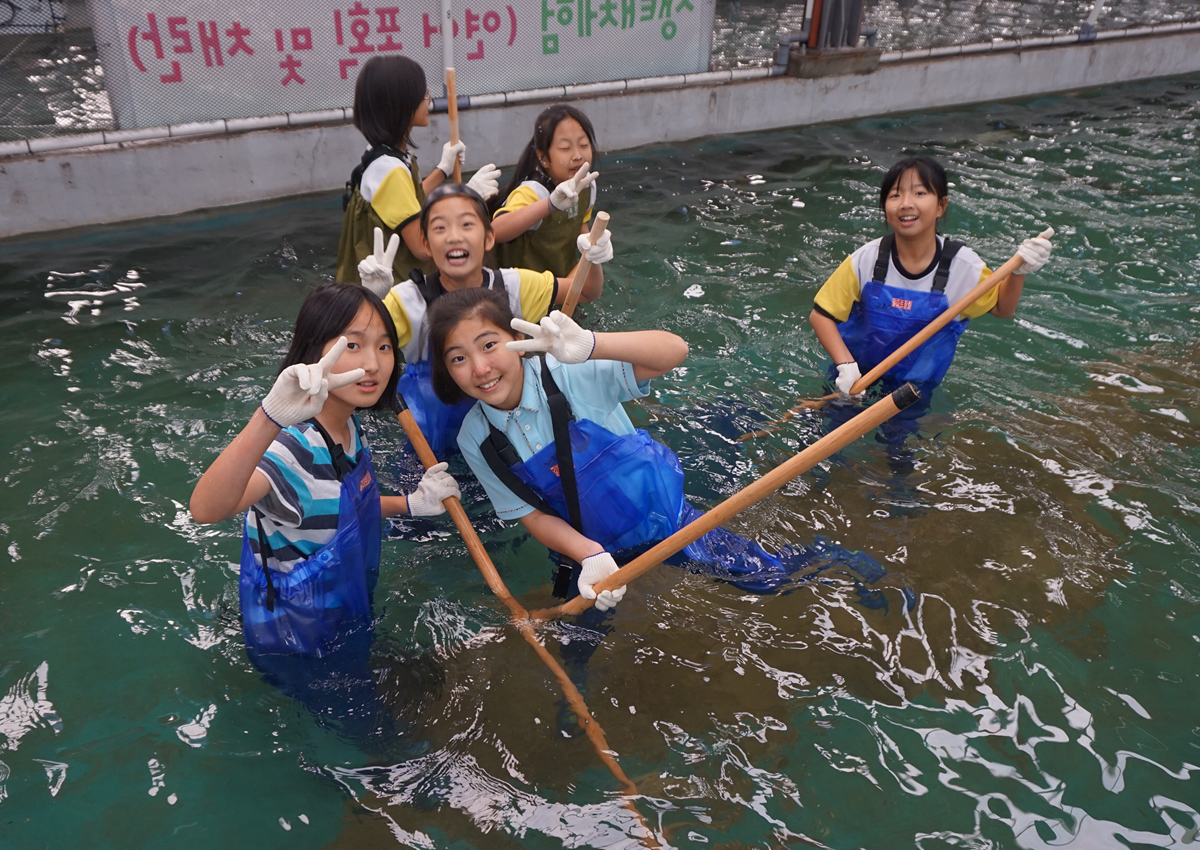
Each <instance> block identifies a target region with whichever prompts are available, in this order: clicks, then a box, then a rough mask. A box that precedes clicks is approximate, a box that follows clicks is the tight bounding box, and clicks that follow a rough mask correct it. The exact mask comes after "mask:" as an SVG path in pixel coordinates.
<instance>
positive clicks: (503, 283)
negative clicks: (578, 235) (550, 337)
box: [362, 183, 613, 457]
mask: <svg viewBox="0 0 1200 850" xmlns="http://www.w3.org/2000/svg"><path fill="white" fill-rule="evenodd" d="M419 223H420V231H421V245H422V249H423V250H424V252H425V253H426V255H427V256H429V257H430V258H431V259H432V261H433V264H434V266H435V267H436V269H437V271H436V272H434V273H433V274H429V275H426V274H423V273H421V272H420V271H414V272H413V274H412V276H411V278H409V279H407V280H403V281H402V282H401V283H399V284H397V285H395V286H393V285H392V281H393V277H392V267H393V263H392V262H391V261H390V258H389V257H388V251H392V250H394V249H395V242H396V241H397V240H396V237H394V236H393V237H392V242H393V244H392V245H389V246H388V248H387V250H383V236H382V233H380V232H379V231H376V253H375V254H374V255H373V256H372V257H370V258H368V260H367V261H365V262H364V263H363V265H362V269H363V285H364V286H366V287H368V288H370V289H372V290H373V291H374V292H376V293H377V294H379V295H380V296H381V297H382V298H383V301H384V304H385V305H386V306H387V309H388V311H389V312H390V314H391V316H392V318H393V319H394V320H395V323H396V329H397V331H398V333H399V340H400V348H401V352H402V353H403V355H404V362H405V367H404V375H403V376H402V377H401V378H400V385H399V389H400V392H401V393H402V394H403V396H404V400H405V402H406V403H407V404H408V407H409V409H411V410H412V412H413V416H414V417H415V419H416V421H417V424H418V425H420V427H421V432H422V433H423V434H424V435H425V438H426V439H427V440H428V441H429V445H430V447H431V448H432V449H433V452H434V454H435V455H437V456H439V457H441V456H442V455H443V454H444V453H445V452H446V451H447V450H453V448H454V447H455V445H456V443H455V440H456V438H457V435H458V428H459V425H460V424H461V422H462V418H463V416H465V415H466V412H467V410H468V409H469V408H470V403H467V404H457V405H447V404H444V403H443V402H442V401H440V400H439V399H438V397H437V395H436V394H435V393H434V392H433V386H432V383H431V381H430V374H431V370H430V359H429V329H428V328H429V326H428V321H427V313H428V310H429V307H430V305H432V304H434V303H435V302H436V301H437V299H438V298H440V297H441V296H442V295H444V294H445V293H447V292H454V291H457V290H462V289H474V288H480V287H482V288H484V289H490V290H495V291H497V292H501V293H503V295H504V298H505V299H506V301H507V302H508V304H509V307H510V309H511V310H512V312H513V314H514V315H516V316H519V317H521V318H523V319H526V320H528V321H531V322H538V321H541V319H542V318H543V317H544V316H546V315H547V314H548V313H549V312H550V310H551V309H552V308H553V307H554V305H555V304H561V303H562V302H563V300H564V299H565V298H566V297H567V291H568V290H569V289H570V287H571V283H572V278H561V277H556V276H555V275H554V273H553V272H550V271H533V270H530V269H528V268H502V269H500V270H499V271H497V270H494V269H491V268H489V267H488V266H487V265H486V258H487V254H488V252H489V251H490V250H491V249H492V247H493V246H494V245H495V234H494V233H493V231H492V221H491V218H490V217H489V216H488V214H487V204H486V203H485V202H484V200H483V198H482V197H481V196H480V195H479V194H478V193H476V192H475V191H473V190H472V189H471V188H469V187H467V186H461V185H458V184H455V183H447V184H444V185H442V186H439V187H438V188H437V189H435V190H434V191H433V192H431V193H430V195H429V198H428V199H427V200H426V202H425V206H424V208H423V209H422V211H421V216H420V222H419ZM607 236H608V234H607V232H606V233H605V237H606V238H604V239H601V240H600V241H599V242H597V243H596V244H595V245H589V247H588V249H587V256H588V259H590V260H591V262H592V264H593V265H592V269H591V271H590V272H589V273H588V276H587V279H586V280H585V281H584V282H583V289H582V294H581V296H580V300H581V301H584V302H588V301H594V300H595V299H597V298H599V297H600V294H601V292H603V290H604V269H603V267H602V266H603V264H604V263H606V262H608V261H609V260H610V259H612V256H613V251H612V243H611V242H610V241H609V239H608V238H607Z"/></svg>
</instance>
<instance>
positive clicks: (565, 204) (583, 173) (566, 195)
mask: <svg viewBox="0 0 1200 850" xmlns="http://www.w3.org/2000/svg"><path fill="white" fill-rule="evenodd" d="M589 165H591V163H590V162H585V163H584V164H583V165H581V166H579V170H578V171H576V172H575V176H574V177H568V178H567V179H566V180H564V181H563V182H561V183H559V184H558V185H557V186H555V187H554V191H553V192H551V193H550V206H552V207H554V208H555V209H556V210H569V209H570V208H571V207H573V206H575V204H576V203H578V201H579V193H580V192H581V191H583V189H584V187H586V186H589V185H590V184H591V183H592V181H594V180H595V179H596V178H597V177H599V176H600V172H599V171H593V172H591V173H588V166H589Z"/></svg>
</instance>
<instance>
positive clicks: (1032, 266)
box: [1013, 236, 1053, 274]
mask: <svg viewBox="0 0 1200 850" xmlns="http://www.w3.org/2000/svg"><path fill="white" fill-rule="evenodd" d="M1052 247H1053V245H1052V244H1051V242H1050V240H1049V239H1043V238H1042V237H1040V236H1035V237H1033V238H1032V239H1026V240H1025V241H1024V242H1022V243H1021V247H1020V248H1018V249H1017V253H1018V254H1019V255H1020V256H1021V259H1022V260H1024V261H1025V262H1024V263H1022V264H1021V265H1020V266H1018V267H1017V268H1016V270H1015V271H1014V272H1013V274H1033V273H1034V272H1036V271H1037V270H1038V269H1040V268H1041V267H1042V266H1044V265H1046V261H1047V260H1049V259H1050V249H1051V248H1052Z"/></svg>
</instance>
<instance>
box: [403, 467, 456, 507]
mask: <svg viewBox="0 0 1200 850" xmlns="http://www.w3.org/2000/svg"><path fill="white" fill-rule="evenodd" d="M449 465H450V464H448V463H446V462H445V461H442V462H441V463H435V464H434V465H433V466H431V467H429V469H427V470H425V474H424V475H423V476H421V482H420V483H419V484H418V485H417V489H416V490H413V491H412V492H411V493H409V494H408V512H409V513H410V514H412V515H413V516H438V515H439V514H444V513H445V512H446V506H445V505H443V504H442V501H443V500H445V499H449V498H450V497H451V496H453V497H454V498H456V499H461V498H462V493H461V492H459V489H458V482H457V481H455V480H454V476H453V475H451V474H450V473H449V472H447V471H446V467H448V466H449Z"/></svg>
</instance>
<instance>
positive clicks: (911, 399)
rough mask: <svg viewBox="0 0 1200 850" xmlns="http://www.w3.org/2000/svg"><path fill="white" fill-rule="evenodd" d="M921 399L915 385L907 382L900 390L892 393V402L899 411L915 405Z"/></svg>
mask: <svg viewBox="0 0 1200 850" xmlns="http://www.w3.org/2000/svg"><path fill="white" fill-rule="evenodd" d="M920 398H921V391H920V390H919V389H917V386H916V384H914V383H913V382H912V381H908V382H907V383H905V384H904V386H902V387H900V389H898V390H896V391H895V392H893V393H892V401H894V402H895V403H896V407H897V408H898V409H900V410H903V409H904V408H906V407H908V406H909V405H911V404H913V403H915V402H916V401H917V400H919V399H920Z"/></svg>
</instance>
